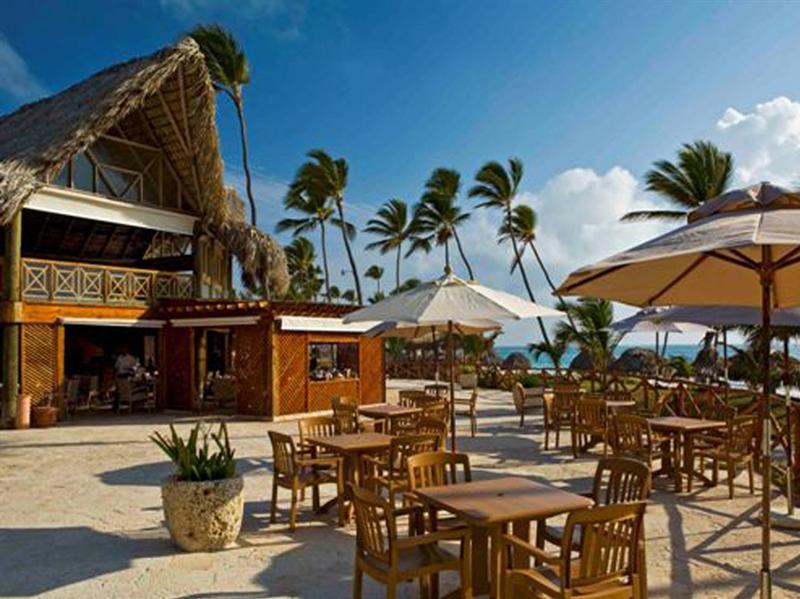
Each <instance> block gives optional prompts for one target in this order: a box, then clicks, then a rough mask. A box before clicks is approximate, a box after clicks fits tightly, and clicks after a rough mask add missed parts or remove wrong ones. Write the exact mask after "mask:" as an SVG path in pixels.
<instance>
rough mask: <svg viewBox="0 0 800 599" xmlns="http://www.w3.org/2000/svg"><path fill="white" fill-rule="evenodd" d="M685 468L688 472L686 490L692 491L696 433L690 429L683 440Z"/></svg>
mask: <svg viewBox="0 0 800 599" xmlns="http://www.w3.org/2000/svg"><path fill="white" fill-rule="evenodd" d="M683 470H684V472H685V473H686V490H687V491H688V492H689V493H691V492H692V479H693V478H694V476H693V475H694V435H693V434H692V433H690V432H688V431H687V432H686V434H685V435H684V440H683Z"/></svg>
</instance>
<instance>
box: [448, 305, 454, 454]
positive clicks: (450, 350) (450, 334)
mask: <svg viewBox="0 0 800 599" xmlns="http://www.w3.org/2000/svg"><path fill="white" fill-rule="evenodd" d="M447 354H448V361H449V366H450V450H451V451H452V452H453V453H455V451H456V379H455V361H456V350H455V346H454V345H453V321H452V320H448V321H447Z"/></svg>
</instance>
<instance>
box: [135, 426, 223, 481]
mask: <svg viewBox="0 0 800 599" xmlns="http://www.w3.org/2000/svg"><path fill="white" fill-rule="evenodd" d="M169 430H170V435H169V437H165V436H164V435H162V434H161V433H159V432H158V431H154V432H153V434H152V435H150V440H151V441H153V443H155V444H156V445H158V446H159V447H160V448H161V449H162V451H163V452H164V453H165V454H167V456H168V457H169V459H170V460H172V463H173V464H175V467H176V478H177V479H178V480H182V481H193V482H200V481H208V480H222V479H225V478H233V477H234V476H236V462H235V461H234V458H233V456H234V453H235V450H234V449H231V445H230V441H229V440H228V428H227V427H226V426H225V423H224V422H223V423H221V424H220V425H219V430H218V431H217V432H216V433H213V432H211V430H210V429H207V428H205V427H204V426H203V423H198V424H197V426H195V427H194V428H193V429H192V431H191V432H190V433H189V438H188V439H187V440H185V441H184V439H183V438H182V437H181V436H180V435H178V433H177V432H176V431H175V427H174V426H172V425H171V424H170V426H169ZM209 439H211V440H212V441H213V442H214V444H215V445H216V446H217V450H216V451H212V448H211V447H210V444H209Z"/></svg>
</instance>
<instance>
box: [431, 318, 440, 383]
mask: <svg viewBox="0 0 800 599" xmlns="http://www.w3.org/2000/svg"><path fill="white" fill-rule="evenodd" d="M431 343H432V344H433V369H434V370H433V380H434V382H435V383H438V382H439V352H438V350H437V349H436V327H431Z"/></svg>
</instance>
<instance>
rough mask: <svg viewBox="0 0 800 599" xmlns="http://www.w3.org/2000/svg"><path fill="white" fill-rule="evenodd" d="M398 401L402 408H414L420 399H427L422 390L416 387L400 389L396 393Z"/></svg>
mask: <svg viewBox="0 0 800 599" xmlns="http://www.w3.org/2000/svg"><path fill="white" fill-rule="evenodd" d="M397 398H398V403H399V404H400V405H401V406H403V407H404V408H416V407H417V406H418V405H419V404H420V403H422V401H421V400H425V399H427V396H426V395H425V392H424V391H419V390H418V389H401V390H400V391H398V393H397Z"/></svg>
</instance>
